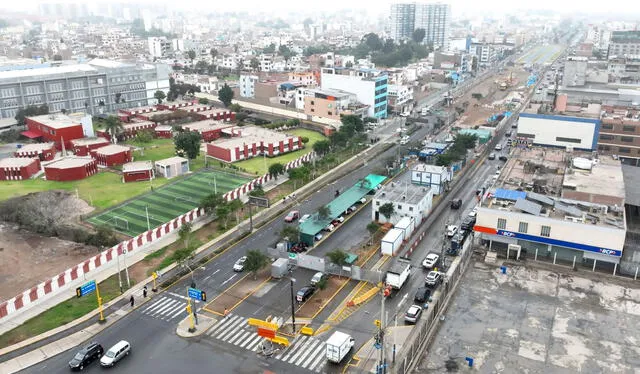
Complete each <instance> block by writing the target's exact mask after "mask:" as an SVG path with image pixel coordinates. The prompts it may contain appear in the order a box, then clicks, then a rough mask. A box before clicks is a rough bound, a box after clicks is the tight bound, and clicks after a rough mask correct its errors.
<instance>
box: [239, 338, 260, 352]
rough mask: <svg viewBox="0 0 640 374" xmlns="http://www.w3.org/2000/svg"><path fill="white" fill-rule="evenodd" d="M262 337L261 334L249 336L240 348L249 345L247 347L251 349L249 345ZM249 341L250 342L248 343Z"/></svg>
mask: <svg viewBox="0 0 640 374" xmlns="http://www.w3.org/2000/svg"><path fill="white" fill-rule="evenodd" d="M259 338H260V336H259V335H256V336H255V337H254V336H251V337H249V338H248V339H247V340H245V341H244V342H243V343H242V344H240V348H244V346H245V345H246V346H247V349H249V347H251V345H252V344H253V342H255V341H256V340H258V339H259ZM247 343H249V344H247Z"/></svg>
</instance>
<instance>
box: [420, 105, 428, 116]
mask: <svg viewBox="0 0 640 374" xmlns="http://www.w3.org/2000/svg"><path fill="white" fill-rule="evenodd" d="M420 114H421V115H423V116H426V115H427V108H426V107H425V108H422V110H421V111H420Z"/></svg>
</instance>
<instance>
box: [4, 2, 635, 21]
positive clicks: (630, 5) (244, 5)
mask: <svg viewBox="0 0 640 374" xmlns="http://www.w3.org/2000/svg"><path fill="white" fill-rule="evenodd" d="M43 2H48V3H81V2H82V1H74V0H21V1H16V2H10V1H8V0H7V1H2V2H1V3H2V4H1V5H0V7H2V8H5V9H12V8H13V9H14V10H28V9H33V10H35V9H37V6H38V4H40V3H43ZM91 2H92V3H101V2H107V1H102V0H97V1H91ZM111 2H113V3H119V2H122V3H127V2H129V1H127V0H113V1H111ZM131 2H132V3H143V4H162V3H166V4H168V5H169V6H170V7H171V6H176V4H179V6H180V8H182V9H184V8H191V9H203V8H204V9H203V10H206V11H215V10H220V11H232V10H254V11H255V10H258V11H260V10H266V11H268V10H274V11H278V10H279V11H286V10H294V11H305V10H306V11H317V10H339V9H345V8H352V9H367V10H369V11H372V12H375V13H382V12H386V11H388V9H389V5H390V4H391V3H393V2H402V1H391V0H348V1H344V0H320V1H300V0H234V1H206V0H205V1H202V0H199V1H198V0H181V1H177V2H176V1H175V0H137V1H135V0H134V1H131ZM448 3H450V4H451V6H452V8H453V13H454V16H455V15H456V14H460V13H462V12H464V11H467V12H469V11H484V12H487V11H495V12H496V13H503V12H505V11H506V12H509V11H513V10H515V9H519V8H520V9H521V8H525V7H526V8H528V9H548V10H555V11H557V12H562V13H574V12H575V11H578V10H579V11H583V12H588V13H601V14H603V15H605V14H606V13H611V12H616V11H619V12H621V13H623V14H626V15H635V16H636V18H638V19H640V1H630V0H609V1H607V2H602V1H596V0H586V1H584V0H583V1H577V0H568V1H567V0H565V1H557V0H535V1H526V2H523V1H514V0H451V1H448ZM374 4H375V5H374Z"/></svg>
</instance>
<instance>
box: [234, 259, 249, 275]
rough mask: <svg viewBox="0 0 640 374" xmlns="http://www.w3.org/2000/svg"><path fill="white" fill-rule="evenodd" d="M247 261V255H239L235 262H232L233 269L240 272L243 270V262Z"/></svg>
mask: <svg viewBox="0 0 640 374" xmlns="http://www.w3.org/2000/svg"><path fill="white" fill-rule="evenodd" d="M246 261H247V256H242V257H240V258H239V259H238V260H237V261H236V263H235V264H233V271H237V272H241V271H243V270H244V263H245V262H246Z"/></svg>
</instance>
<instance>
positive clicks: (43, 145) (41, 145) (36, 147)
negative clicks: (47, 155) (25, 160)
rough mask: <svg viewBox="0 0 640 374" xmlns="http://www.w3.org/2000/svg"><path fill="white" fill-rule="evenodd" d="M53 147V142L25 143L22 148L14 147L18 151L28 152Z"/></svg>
mask: <svg viewBox="0 0 640 374" xmlns="http://www.w3.org/2000/svg"><path fill="white" fill-rule="evenodd" d="M51 147H53V143H52V142H51V143H35V144H25V145H23V146H22V148H19V149H16V152H18V153H23V152H24V153H29V152H40V151H44V150H47V149H51Z"/></svg>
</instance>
